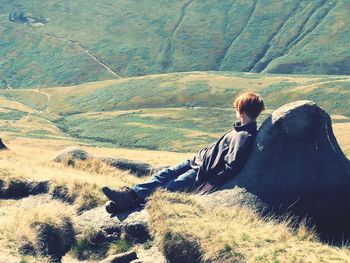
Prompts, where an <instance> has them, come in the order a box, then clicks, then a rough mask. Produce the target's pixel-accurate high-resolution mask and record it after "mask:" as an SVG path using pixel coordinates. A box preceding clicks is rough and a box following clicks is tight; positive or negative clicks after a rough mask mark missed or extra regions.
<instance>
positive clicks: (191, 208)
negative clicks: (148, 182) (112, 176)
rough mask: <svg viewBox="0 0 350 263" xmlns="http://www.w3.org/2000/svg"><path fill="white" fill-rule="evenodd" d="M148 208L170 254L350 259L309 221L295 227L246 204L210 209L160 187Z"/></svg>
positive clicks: (236, 259) (210, 259) (209, 259)
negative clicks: (325, 241) (310, 226)
mask: <svg viewBox="0 0 350 263" xmlns="http://www.w3.org/2000/svg"><path fill="white" fill-rule="evenodd" d="M148 210H149V212H150V218H151V229H152V231H153V234H154V236H155V238H156V241H157V242H158V244H159V246H160V247H161V248H162V249H163V251H164V252H165V254H168V255H170V256H174V255H173V254H177V256H179V255H184V254H186V253H189V252H188V251H190V253H189V255H188V256H189V257H190V258H191V256H192V257H193V256H194V255H199V256H200V260H202V261H204V262H317V263H318V262H349V261H350V250H348V249H347V248H342V249H339V248H335V247H331V246H327V245H324V244H322V243H320V242H319V241H318V239H317V237H316V236H315V235H314V233H313V232H312V231H310V230H308V229H307V228H306V227H305V225H301V226H300V227H299V229H297V231H292V230H291V228H290V227H289V224H290V222H288V221H286V222H277V221H275V220H273V219H272V218H270V219H263V218H261V217H259V216H258V215H257V214H256V213H255V212H253V211H252V210H250V209H247V208H240V207H233V208H232V207H231V208H216V209H212V210H206V209H204V208H203V207H202V206H201V205H200V204H199V203H197V202H196V199H195V197H194V196H189V195H186V194H171V193H166V192H158V193H156V194H155V195H153V196H152V198H151V200H150V202H149V205H148ZM191 250H192V251H191ZM193 250H194V251H193ZM185 258H186V257H185ZM190 258H187V260H190ZM186 262H190V261H186ZM193 262H195V259H194V258H193Z"/></svg>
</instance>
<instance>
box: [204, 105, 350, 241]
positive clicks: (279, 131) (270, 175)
mask: <svg viewBox="0 0 350 263" xmlns="http://www.w3.org/2000/svg"><path fill="white" fill-rule="evenodd" d="M237 187H239V188H237ZM222 189H228V190H225V192H223V191H218V192H216V193H213V194H212V195H211V196H210V197H207V202H208V203H210V202H213V201H214V202H216V203H224V204H225V205H228V204H229V203H231V204H233V203H237V202H238V203H242V204H243V203H245V204H246V205H250V206H252V207H254V208H268V211H270V212H271V211H273V212H275V213H278V214H281V213H284V212H286V211H288V212H289V213H291V214H292V215H295V216H300V217H304V216H307V217H310V218H312V222H314V223H316V225H317V229H318V230H319V231H320V233H321V234H322V235H323V236H324V237H325V238H328V237H330V238H332V239H333V238H335V239H336V238H341V237H342V236H343V235H346V236H348V237H350V228H349V224H348V222H349V220H350V210H349V201H350V191H349V189H350V162H349V160H348V159H347V158H346V157H345V155H344V154H343V152H342V151H341V149H340V147H339V145H338V143H337V141H336V138H335V136H334V134H333V131H332V126H331V119H330V116H329V115H328V114H327V113H326V112H325V111H324V110H322V109H321V108H320V107H318V106H317V105H316V104H315V103H313V102H311V101H297V102H294V103H290V104H287V105H284V106H282V107H281V108H279V109H277V110H276V111H275V112H273V114H272V116H271V117H269V118H268V119H267V120H266V121H265V122H264V123H263V124H262V126H261V128H260V130H259V132H258V135H257V138H256V141H255V144H254V147H253V150H252V154H251V156H250V159H249V160H248V162H247V164H246V166H245V167H244V168H243V170H242V171H241V172H240V173H239V174H238V175H236V176H235V178H234V179H233V180H231V181H229V182H228V183H227V184H225V185H224V186H223V187H222ZM230 200H231V201H230Z"/></svg>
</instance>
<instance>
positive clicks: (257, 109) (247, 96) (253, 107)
mask: <svg viewBox="0 0 350 263" xmlns="http://www.w3.org/2000/svg"><path fill="white" fill-rule="evenodd" d="M233 106H234V107H235V109H236V110H237V111H238V112H239V113H245V114H247V116H248V117H249V118H251V119H256V118H257V117H258V116H259V114H260V113H261V112H262V111H263V110H265V105H264V101H263V99H262V98H261V97H260V95H259V94H257V93H254V92H246V93H243V94H241V95H240V96H238V97H237V98H236V99H235V100H234V102H233Z"/></svg>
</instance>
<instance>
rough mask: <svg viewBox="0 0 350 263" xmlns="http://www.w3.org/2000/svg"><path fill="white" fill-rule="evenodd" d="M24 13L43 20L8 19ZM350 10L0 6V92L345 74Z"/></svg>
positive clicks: (193, 0)
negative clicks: (180, 76) (137, 81)
mask: <svg viewBox="0 0 350 263" xmlns="http://www.w3.org/2000/svg"><path fill="white" fill-rule="evenodd" d="M24 9H25V10H26V15H27V16H28V17H29V18H33V19H34V20H35V19H37V20H40V19H42V18H43V19H44V20H45V19H46V20H45V21H48V22H47V23H46V25H44V24H45V23H44V24H39V23H29V22H28V21H27V20H28V19H27V20H25V19H24V20H23V19H22V20H23V21H22V20H20V19H19V20H16V21H15V22H12V21H10V20H9V15H10V14H11V15H12V16H13V14H14V13H16V15H18V14H20V12H21V11H23V10H24ZM349 11H350V3H349V2H348V1H347V0H315V1H314V0H288V1H277V0H244V1H243V0H236V1H228V0H225V1H214V0H208V1H200V0H186V1H185V0H179V1H165V0H160V1H152V0H147V1H141V0H120V1H112V0H101V1H92V0H75V1H68V0H58V1H49V2H48V1H40V0H32V1H23V0H11V1H7V0H1V1H0V58H1V60H0V86H1V87H2V88H8V87H13V88H18V87H21V88H30V87H40V86H41V87H43V86H46V87H52V86H67V85H72V84H79V83H85V82H89V81H98V80H104V79H112V78H118V76H122V77H127V76H138V75H147V74H154V73H165V72H179V71H208V70H213V71H218V70H224V71H246V72H249V71H251V72H269V73H300V74H350V63H349V62H350V49H349V48H347V47H348V42H349V37H350V28H349V26H348V24H349V23H350V18H349V15H348V14H349ZM25 18H26V17H25ZM26 21H27V22H26Z"/></svg>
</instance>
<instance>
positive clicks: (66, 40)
mask: <svg viewBox="0 0 350 263" xmlns="http://www.w3.org/2000/svg"><path fill="white" fill-rule="evenodd" d="M0 26H1V27H5V28H9V29H12V30H15V31H19V32H24V33H27V34H32V35H36V36H40V37H48V38H53V39H57V40H59V41H63V42H68V43H70V44H72V45H73V46H75V47H76V48H78V49H80V50H81V51H82V52H84V53H85V54H86V55H88V56H89V57H90V58H91V59H92V60H94V61H95V62H96V63H98V64H99V65H100V66H102V67H103V68H105V69H106V70H107V71H108V72H109V73H110V74H112V75H113V76H115V77H117V78H122V76H120V75H119V74H117V73H116V72H115V71H114V70H113V69H111V68H110V67H109V66H108V65H107V64H106V63H104V62H103V61H102V60H101V59H99V58H97V57H96V56H94V55H93V54H92V52H91V51H90V50H89V49H87V48H85V47H83V46H82V45H81V44H80V43H78V42H77V41H74V40H70V39H65V38H62V37H58V36H56V35H53V34H49V33H39V32H33V31H28V30H23V29H19V28H15V27H13V26H9V25H0Z"/></svg>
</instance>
